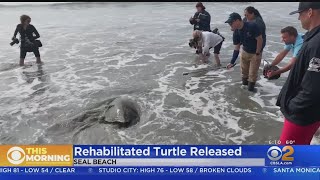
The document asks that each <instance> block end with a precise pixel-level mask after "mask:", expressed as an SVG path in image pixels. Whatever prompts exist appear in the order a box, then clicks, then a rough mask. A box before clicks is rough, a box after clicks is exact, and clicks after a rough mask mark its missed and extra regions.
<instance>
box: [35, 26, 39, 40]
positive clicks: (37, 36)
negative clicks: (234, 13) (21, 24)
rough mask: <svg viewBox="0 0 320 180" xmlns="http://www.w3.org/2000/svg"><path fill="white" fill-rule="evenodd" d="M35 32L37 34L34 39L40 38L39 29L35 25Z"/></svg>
mask: <svg viewBox="0 0 320 180" xmlns="http://www.w3.org/2000/svg"><path fill="white" fill-rule="evenodd" d="M33 32H34V34H35V35H36V36H34V39H38V38H40V34H39V33H38V31H37V29H36V28H35V27H34V26H33Z"/></svg>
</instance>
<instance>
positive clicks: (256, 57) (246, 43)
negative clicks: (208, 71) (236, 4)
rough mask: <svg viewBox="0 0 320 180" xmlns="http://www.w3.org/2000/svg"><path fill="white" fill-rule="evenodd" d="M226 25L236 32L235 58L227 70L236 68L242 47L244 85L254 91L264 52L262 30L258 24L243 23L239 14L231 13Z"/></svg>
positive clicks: (241, 59)
mask: <svg viewBox="0 0 320 180" xmlns="http://www.w3.org/2000/svg"><path fill="white" fill-rule="evenodd" d="M225 23H228V24H229V25H230V27H231V30H232V31H234V33H233V44H234V45H235V49H234V51H233V57H232V59H231V62H230V63H229V64H228V66H227V68H228V69H229V68H231V67H233V66H234V63H235V61H236V60H237V58H238V55H239V51H240V46H241V45H242V51H241V56H240V64H241V74H242V84H243V85H248V90H249V91H254V86H255V83H256V81H257V78H258V70H259V66H260V64H261V52H262V50H263V39H262V34H261V32H260V29H259V27H258V25H257V24H256V23H253V22H243V21H242V18H241V16H240V15H239V14H238V13H231V14H230V15H229V19H228V20H227V21H226V22H225Z"/></svg>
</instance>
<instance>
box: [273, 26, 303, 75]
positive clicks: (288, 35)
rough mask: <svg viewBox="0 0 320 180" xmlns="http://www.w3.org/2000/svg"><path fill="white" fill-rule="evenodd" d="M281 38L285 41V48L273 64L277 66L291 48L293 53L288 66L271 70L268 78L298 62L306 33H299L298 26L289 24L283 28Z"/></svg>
mask: <svg viewBox="0 0 320 180" xmlns="http://www.w3.org/2000/svg"><path fill="white" fill-rule="evenodd" d="M281 38H282V41H283V42H284V43H285V46H284V49H283V50H282V51H281V52H280V53H279V54H278V55H277V57H276V58H275V59H274V60H273V61H272V63H271V66H276V65H277V64H279V63H280V62H281V61H282V60H283V58H284V57H285V56H286V55H287V54H288V53H289V51H290V50H291V51H292V54H293V55H292V58H291V60H290V61H289V63H288V64H287V65H286V66H284V67H282V68H280V69H278V70H276V71H269V72H268V73H267V76H268V78H271V77H273V76H276V75H279V74H281V73H284V72H287V71H289V70H290V69H291V68H292V66H293V64H294V63H295V62H296V58H297V55H298V53H299V51H300V49H301V47H302V44H303V38H304V34H298V31H297V29H296V28H294V27H292V26H287V27H285V28H283V29H281Z"/></svg>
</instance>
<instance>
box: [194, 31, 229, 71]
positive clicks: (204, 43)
mask: <svg viewBox="0 0 320 180" xmlns="http://www.w3.org/2000/svg"><path fill="white" fill-rule="evenodd" d="M193 39H194V40H195V41H196V42H197V50H198V52H199V55H200V57H201V59H203V61H204V62H208V57H209V56H210V52H209V51H210V49H211V48H213V49H214V50H213V53H214V58H215V61H216V66H217V67H220V66H221V64H220V58H219V54H220V50H221V47H222V43H223V38H222V37H221V36H220V35H218V34H215V33H213V32H207V31H199V30H195V31H194V32H193Z"/></svg>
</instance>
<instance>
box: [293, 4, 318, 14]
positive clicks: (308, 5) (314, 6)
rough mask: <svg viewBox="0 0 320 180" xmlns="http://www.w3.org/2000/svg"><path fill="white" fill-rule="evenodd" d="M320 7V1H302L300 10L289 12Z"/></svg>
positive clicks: (294, 12)
mask: <svg viewBox="0 0 320 180" xmlns="http://www.w3.org/2000/svg"><path fill="white" fill-rule="evenodd" d="M310 8H311V9H320V2H300V3H299V7H298V10H296V11H293V12H291V13H289V14H290V15H292V14H296V13H300V12H302V11H304V10H307V9H310Z"/></svg>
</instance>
